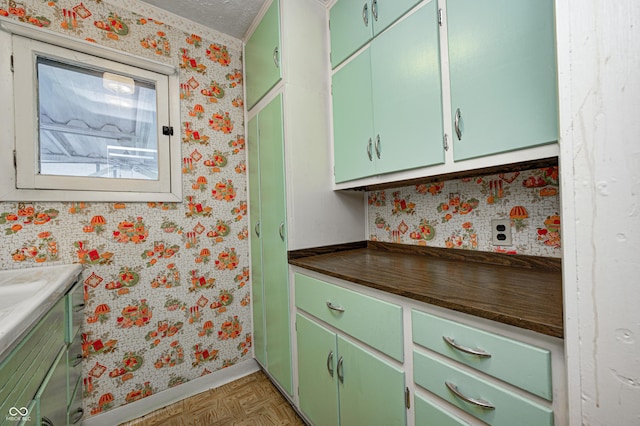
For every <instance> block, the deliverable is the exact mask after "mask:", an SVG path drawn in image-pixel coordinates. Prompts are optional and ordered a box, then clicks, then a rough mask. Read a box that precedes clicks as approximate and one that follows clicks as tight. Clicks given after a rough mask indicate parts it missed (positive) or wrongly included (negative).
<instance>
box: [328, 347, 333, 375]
mask: <svg viewBox="0 0 640 426" xmlns="http://www.w3.org/2000/svg"><path fill="white" fill-rule="evenodd" d="M327 371H329V374H330V375H331V377H333V351H329V356H328V357H327Z"/></svg>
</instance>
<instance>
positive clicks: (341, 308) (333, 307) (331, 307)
mask: <svg viewBox="0 0 640 426" xmlns="http://www.w3.org/2000/svg"><path fill="white" fill-rule="evenodd" d="M327 308H329V309H331V310H332V311H337V312H344V308H343V307H342V306H336V305H334V304H333V303H331V302H327Z"/></svg>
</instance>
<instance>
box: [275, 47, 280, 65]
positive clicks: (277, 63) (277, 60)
mask: <svg viewBox="0 0 640 426" xmlns="http://www.w3.org/2000/svg"><path fill="white" fill-rule="evenodd" d="M279 54H280V52H279V50H278V46H276V47H275V48H274V49H273V63H274V64H275V65H276V68H280V58H279Z"/></svg>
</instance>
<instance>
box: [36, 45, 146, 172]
mask: <svg viewBox="0 0 640 426" xmlns="http://www.w3.org/2000/svg"><path fill="white" fill-rule="evenodd" d="M37 70H38V104H39V105H38V106H39V112H38V118H39V173H40V174H41V175H59V176H82V177H102V178H126V179H144V180H158V135H157V129H158V126H157V119H156V116H157V114H156V89H155V86H154V85H153V84H152V83H149V82H145V81H140V80H134V79H132V78H130V77H127V76H123V75H118V74H116V73H114V72H104V71H102V70H95V69H89V68H83V67H80V66H77V65H72V64H68V63H64V62H59V61H54V60H51V59H46V58H38V60H37Z"/></svg>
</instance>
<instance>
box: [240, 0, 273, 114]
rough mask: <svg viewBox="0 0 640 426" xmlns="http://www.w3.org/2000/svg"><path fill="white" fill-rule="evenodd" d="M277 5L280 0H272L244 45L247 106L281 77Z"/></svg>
mask: <svg viewBox="0 0 640 426" xmlns="http://www.w3.org/2000/svg"><path fill="white" fill-rule="evenodd" d="M279 9H280V2H279V0H273V2H272V3H271V6H269V9H268V10H267V12H266V13H265V15H264V16H263V18H262V20H261V21H260V23H259V24H258V27H257V28H256V30H255V31H254V32H253V34H252V35H251V37H250V38H249V40H248V41H247V43H246V45H245V50H244V60H245V82H246V89H247V108H248V109H251V108H253V106H254V105H255V104H256V103H257V102H258V101H259V100H260V99H262V97H263V96H264V95H266V94H267V92H268V91H269V90H270V89H271V88H272V87H273V86H275V85H276V84H277V83H278V81H280V79H281V78H282V73H281V70H280V55H281V52H280V10H279Z"/></svg>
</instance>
